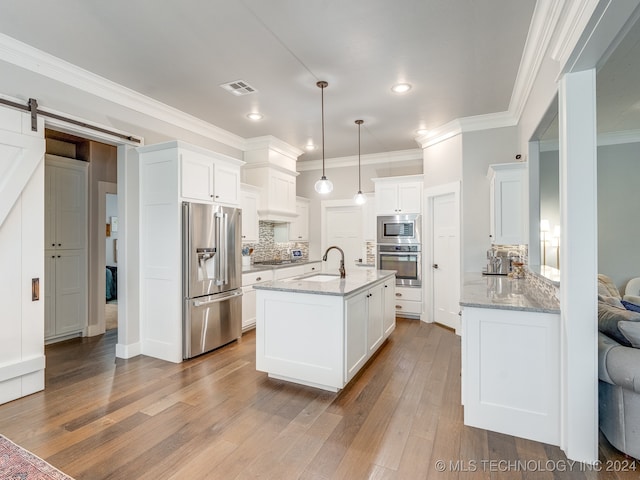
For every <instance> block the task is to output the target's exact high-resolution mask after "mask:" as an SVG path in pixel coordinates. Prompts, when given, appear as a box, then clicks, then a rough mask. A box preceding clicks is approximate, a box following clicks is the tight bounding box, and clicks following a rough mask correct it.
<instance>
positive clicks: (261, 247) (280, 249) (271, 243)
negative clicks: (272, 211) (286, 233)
mask: <svg viewBox="0 0 640 480" xmlns="http://www.w3.org/2000/svg"><path fill="white" fill-rule="evenodd" d="M259 225H260V232H259V240H258V243H243V244H242V246H243V247H249V248H253V255H251V257H252V261H253V262H254V263H255V262H264V261H269V260H288V259H290V258H291V250H294V249H295V250H302V259H303V260H308V259H309V242H276V241H275V232H274V230H275V223H273V222H263V221H260V222H259Z"/></svg>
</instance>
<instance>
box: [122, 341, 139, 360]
mask: <svg viewBox="0 0 640 480" xmlns="http://www.w3.org/2000/svg"><path fill="white" fill-rule="evenodd" d="M141 354H142V346H141V345H140V342H136V343H132V344H130V345H125V344H122V343H116V357H117V358H125V359H126V358H133V357H137V356H138V355H141Z"/></svg>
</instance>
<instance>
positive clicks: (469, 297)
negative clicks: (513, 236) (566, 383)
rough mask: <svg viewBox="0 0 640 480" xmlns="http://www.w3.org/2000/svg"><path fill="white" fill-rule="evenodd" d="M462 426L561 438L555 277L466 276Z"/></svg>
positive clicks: (531, 274)
mask: <svg viewBox="0 0 640 480" xmlns="http://www.w3.org/2000/svg"><path fill="white" fill-rule="evenodd" d="M464 280H465V281H464V286H463V291H462V298H461V300H460V305H461V307H462V403H463V405H464V424H465V425H469V426H473V427H477V428H483V429H486V430H492V431H495V432H500V433H505V434H508V435H514V436H517V437H523V438H528V439H531V440H536V441H539V442H545V443H549V444H552V445H559V442H560V428H559V425H560V305H559V302H558V299H557V296H556V293H555V292H554V289H555V286H556V285H554V284H553V283H552V282H551V283H550V282H546V281H543V280H541V276H540V275H537V274H535V273H534V272H532V271H531V270H530V271H528V272H527V275H526V278H523V279H512V278H508V277H506V276H483V275H481V274H479V273H468V274H466V275H465V279H464Z"/></svg>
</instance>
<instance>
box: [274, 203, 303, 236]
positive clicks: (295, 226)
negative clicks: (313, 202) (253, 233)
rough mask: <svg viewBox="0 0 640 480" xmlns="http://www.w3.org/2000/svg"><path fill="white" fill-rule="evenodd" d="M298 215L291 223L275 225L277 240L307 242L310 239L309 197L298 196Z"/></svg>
mask: <svg viewBox="0 0 640 480" xmlns="http://www.w3.org/2000/svg"><path fill="white" fill-rule="evenodd" d="M296 213H297V215H298V216H297V217H296V218H294V219H293V220H291V222H289V223H279V224H276V225H274V227H273V239H274V241H276V242H306V241H308V240H309V199H307V198H303V197H296Z"/></svg>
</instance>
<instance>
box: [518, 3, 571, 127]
mask: <svg viewBox="0 0 640 480" xmlns="http://www.w3.org/2000/svg"><path fill="white" fill-rule="evenodd" d="M564 3H565V0H553V1H537V2H536V6H535V8H534V10H533V16H532V18H531V24H530V26H529V33H528V34H527V40H526V42H525V46H524V52H523V54H522V58H521V59H520V67H519V68H518V74H517V76H516V81H515V85H514V87H513V92H512V94H511V101H510V102H509V112H510V113H511V114H512V115H513V117H514V118H516V119H518V121H519V120H520V117H521V116H522V112H523V111H524V108H525V106H526V104H527V99H528V98H529V95H530V94H531V90H532V88H533V84H534V82H535V79H536V77H537V75H538V71H539V70H540V66H541V65H542V62H543V61H544V55H545V53H546V52H547V50H548V48H549V44H550V43H551V38H552V36H553V32H554V31H555V28H556V25H557V24H558V20H559V18H560V13H561V12H562V6H563V5H564Z"/></svg>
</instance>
